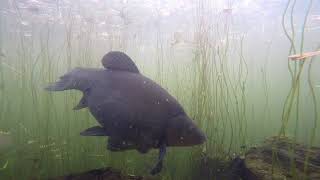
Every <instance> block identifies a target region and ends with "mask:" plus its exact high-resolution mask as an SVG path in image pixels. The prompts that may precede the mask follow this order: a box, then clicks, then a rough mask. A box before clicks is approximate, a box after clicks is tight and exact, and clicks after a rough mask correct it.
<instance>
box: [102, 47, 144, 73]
mask: <svg viewBox="0 0 320 180" xmlns="http://www.w3.org/2000/svg"><path fill="white" fill-rule="evenodd" d="M101 61H102V65H103V66H104V67H105V68H107V69H111V70H120V71H128V72H132V73H139V70H138V68H137V66H136V65H135V64H134V62H133V61H132V59H131V58H130V57H129V56H128V55H126V54H125V53H123V52H120V51H110V52H108V53H107V54H106V55H104V56H103V58H102V60H101Z"/></svg>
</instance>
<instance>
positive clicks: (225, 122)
mask: <svg viewBox="0 0 320 180" xmlns="http://www.w3.org/2000/svg"><path fill="white" fill-rule="evenodd" d="M212 6H213V3H212V2H210V1H199V2H198V6H197V10H196V29H195V37H196V44H197V47H196V49H195V51H194V59H193V68H194V70H192V71H193V72H195V76H194V78H195V79H194V81H193V82H194V85H193V87H194V89H193V95H192V97H193V106H194V116H195V117H196V119H200V126H202V127H205V129H206V131H207V135H208V142H207V144H206V153H208V154H210V155H214V156H216V157H219V158H225V157H230V156H231V155H232V154H234V152H238V151H239V150H240V147H241V146H242V145H244V144H245V143H246V132H247V129H246V118H247V117H246V112H247V110H246V107H247V104H246V94H245V92H246V89H245V88H246V79H247V74H248V69H247V65H246V61H245V56H244V55H243V40H244V38H243V37H241V36H240V35H238V36H237V37H230V32H231V29H232V14H224V13H222V12H214V13H208V12H210V11H209V10H208V9H210V8H212ZM222 22H223V23H222ZM234 39H239V40H238V41H235V40H234Z"/></svg>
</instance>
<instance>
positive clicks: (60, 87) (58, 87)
mask: <svg viewBox="0 0 320 180" xmlns="http://www.w3.org/2000/svg"><path fill="white" fill-rule="evenodd" d="M44 89H45V90H47V91H64V90H67V89H69V88H68V84H67V82H65V81H63V80H60V81H57V82H55V83H51V84H49V85H48V86H46V87H45V88H44Z"/></svg>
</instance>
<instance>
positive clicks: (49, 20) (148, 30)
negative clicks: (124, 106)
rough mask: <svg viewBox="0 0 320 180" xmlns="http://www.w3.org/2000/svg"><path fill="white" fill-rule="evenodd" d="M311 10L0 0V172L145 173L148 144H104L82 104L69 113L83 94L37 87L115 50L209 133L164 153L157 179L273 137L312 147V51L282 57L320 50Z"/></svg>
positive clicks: (317, 21) (317, 141)
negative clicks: (124, 147)
mask: <svg viewBox="0 0 320 180" xmlns="http://www.w3.org/2000/svg"><path fill="white" fill-rule="evenodd" d="M288 3H289V4H288ZM309 5H310V6H309ZM287 6H288V8H287V10H286V7H287ZM319 7H320V3H319V1H309V0H308V1H304V0H297V1H294V0H289V1H286V0H283V1H282V0H272V1H265V0H259V1H251V0H246V1H227V0H226V1H222V0H220V1H214V2H211V1H206V0H189V1H180V0H174V1H166V0H161V1H147V0H141V1H140V0H132V1H131V0H127V1H126V0H124V1H103V0H90V1H83V0H55V1H46V0H2V1H1V2H0V50H1V51H0V52H1V54H0V179H31V178H40V179H45V178H48V177H54V176H59V175H64V174H69V173H72V172H82V171H86V170H90V169H94V168H99V167H108V166H112V167H115V168H118V169H121V170H123V171H125V172H127V173H130V174H138V175H145V174H148V172H149V169H150V168H151V167H152V166H153V165H154V162H155V160H156V158H157V151H156V150H154V151H152V152H150V153H148V154H146V155H141V154H139V153H137V152H136V151H127V152H120V153H114V152H109V151H107V149H106V142H107V139H106V138H104V137H83V136H80V135H79V133H80V132H81V131H82V130H84V129H86V128H88V127H91V126H93V125H95V124H97V122H96V121H95V119H94V118H93V117H92V115H91V114H90V112H89V111H88V110H87V109H83V110H80V111H73V110H72V108H73V107H74V106H75V105H76V104H77V103H78V101H79V100H80V98H81V93H80V92H78V91H68V92H67V91H65V92H60V93H48V92H46V91H44V90H43V87H45V85H46V84H48V83H50V82H53V81H55V80H56V79H57V78H58V77H59V76H61V75H62V74H64V73H65V72H67V71H68V70H70V69H72V68H74V67H95V68H102V66H101V64H100V60H101V58H102V56H103V55H104V54H105V53H107V52H109V51H111V50H120V51H124V52H126V53H127V54H128V55H129V56H130V57H131V58H132V59H133V60H134V61H135V63H136V64H137V66H138V68H139V69H140V71H141V72H142V73H143V74H145V75H146V76H148V77H150V78H151V79H153V80H155V81H156V82H158V83H159V84H161V85H162V86H163V87H164V88H165V89H167V90H168V91H169V92H170V93H171V94H172V95H173V96H174V97H176V98H177V99H178V101H179V102H180V103H181V104H182V105H183V107H184V108H185V110H186V112H187V113H188V114H189V115H190V117H192V118H193V119H194V120H195V122H196V124H197V125H198V126H199V127H200V128H201V129H202V130H203V131H204V132H205V133H206V135H207V136H208V141H207V142H206V143H205V144H204V145H202V146H197V147H192V148H191V147H186V148H169V150H168V154H167V157H166V160H165V164H164V169H163V171H162V173H161V174H160V175H159V176H160V177H161V178H162V179H190V177H192V174H193V173H194V171H197V169H198V167H200V166H199V158H200V154H201V153H206V154H208V155H209V156H211V157H219V158H230V157H233V156H235V155H239V154H243V152H244V151H245V149H247V148H250V147H251V146H254V145H256V144H259V143H260V142H261V141H262V140H263V139H265V138H266V137H270V136H274V135H278V134H285V135H287V136H290V137H292V138H295V139H296V140H297V141H298V142H300V143H304V144H307V145H310V144H312V145H318V146H319V145H320V135H319V134H320V133H319V132H320V131H319V130H320V127H319V126H320V125H319V123H320V121H319V115H318V113H319V111H320V108H319V98H320V71H319V70H318V69H319V67H320V58H319V56H314V57H310V58H306V59H305V60H300V61H292V60H290V59H288V56H289V55H293V54H299V53H301V52H312V51H319V46H320V39H319V38H318V37H320V9H319ZM292 10H293V11H292ZM124 83H125V82H124ZM281 129H282V130H281Z"/></svg>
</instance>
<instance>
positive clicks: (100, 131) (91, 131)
mask: <svg viewBox="0 0 320 180" xmlns="http://www.w3.org/2000/svg"><path fill="white" fill-rule="evenodd" d="M80 135H81V136H109V134H108V132H107V131H106V130H105V129H104V128H103V127H101V126H94V127H91V128H88V129H86V130H84V131H82V132H81V133H80Z"/></svg>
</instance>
